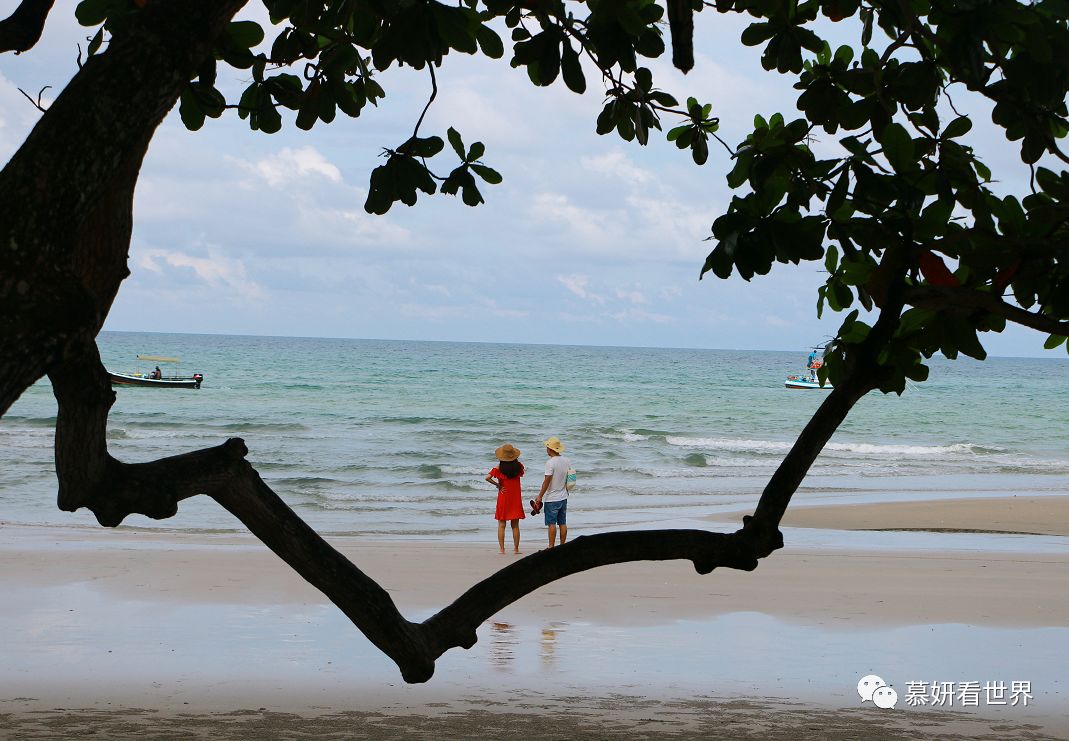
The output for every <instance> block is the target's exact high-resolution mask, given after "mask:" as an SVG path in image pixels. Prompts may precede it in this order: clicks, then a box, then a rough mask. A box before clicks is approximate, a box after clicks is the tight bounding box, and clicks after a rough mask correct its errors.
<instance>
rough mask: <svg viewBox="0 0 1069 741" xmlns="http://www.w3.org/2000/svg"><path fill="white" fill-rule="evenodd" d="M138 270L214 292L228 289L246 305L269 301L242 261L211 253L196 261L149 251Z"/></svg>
mask: <svg viewBox="0 0 1069 741" xmlns="http://www.w3.org/2000/svg"><path fill="white" fill-rule="evenodd" d="M136 264H137V267H138V268H141V269H143V270H147V271H149V272H151V273H154V274H156V275H157V276H159V277H165V278H166V277H169V276H174V277H178V278H180V277H185V278H186V281H185V282H188V277H189V276H190V275H192V276H193V277H194V279H195V280H194V282H198V283H201V284H203V285H207V286H210V287H212V288H227V289H229V290H230V291H231V292H232V293H233V294H234V295H235V296H236V297H238V298H241V299H242V300H243V301H252V302H260V301H264V300H266V299H267V292H266V291H265V290H264V289H263V287H262V286H260V285H259V284H257V283H256V282H255V281H253V280H251V279H250V278H249V277H248V275H247V273H246V270H245V264H244V262H242V261H241V260H234V259H231V258H228V257H223V256H222V255H219V254H218V253H216V252H214V251H212V252H209V254H208V255H207V256H206V257H197V256H194V255H188V254H185V253H182V252H172V251H169V250H161V249H149V250H146V251H144V252H143V253H142V254H141V255H140V256H139V257H138V260H137V263H136Z"/></svg>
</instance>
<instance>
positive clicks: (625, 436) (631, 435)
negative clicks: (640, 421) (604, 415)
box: [601, 430, 650, 443]
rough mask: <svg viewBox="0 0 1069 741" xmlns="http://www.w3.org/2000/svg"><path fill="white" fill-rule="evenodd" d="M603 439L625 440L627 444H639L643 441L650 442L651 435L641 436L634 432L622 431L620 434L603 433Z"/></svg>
mask: <svg viewBox="0 0 1069 741" xmlns="http://www.w3.org/2000/svg"><path fill="white" fill-rule="evenodd" d="M601 436H602V437H605V438H608V439H609V440H623V441H624V442H626V443H637V442H641V441H643V440H649V439H650V436H649V435H640V434H638V433H637V432H635V431H634V430H620V431H619V432H603V433H602V435H601Z"/></svg>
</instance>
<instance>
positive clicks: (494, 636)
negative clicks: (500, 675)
mask: <svg viewBox="0 0 1069 741" xmlns="http://www.w3.org/2000/svg"><path fill="white" fill-rule="evenodd" d="M514 633H515V630H514V628H513V626H511V625H509V624H508V623H498V622H491V623H490V647H489V654H490V665H491V666H492V667H494V668H495V669H498V670H505V669H510V668H511V667H512V663H513V661H514V660H515V658H516V654H515V646H516V637H515V635H514Z"/></svg>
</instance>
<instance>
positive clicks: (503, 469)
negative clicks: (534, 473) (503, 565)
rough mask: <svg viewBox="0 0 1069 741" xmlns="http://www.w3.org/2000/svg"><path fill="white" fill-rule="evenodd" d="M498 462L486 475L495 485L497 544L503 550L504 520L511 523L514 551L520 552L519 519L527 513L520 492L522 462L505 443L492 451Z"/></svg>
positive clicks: (517, 453)
mask: <svg viewBox="0 0 1069 741" xmlns="http://www.w3.org/2000/svg"><path fill="white" fill-rule="evenodd" d="M494 455H495V456H496V457H497V460H498V464H497V466H495V467H494V468H493V469H491V470H490V473H488V474H487V475H486V480H487V481H489V482H490V483H491V484H493V485H495V486H496V487H497V511H496V512H495V513H494V518H495V519H496V520H497V545H498V547H499V548H500V549H501V552H502V553H504V552H505V521H506V520H507V521H509V522H511V523H512V544H513V547H514V548H515V550H514V551H513V552H514V553H519V552H520V520H522V519H523V518H525V517H526V516H527V515H526V514H525V513H524V511H523V496H522V495H521V494H520V476H523V464H522V463H520V461H519V460H518V459H519V457H520V451H518V450H516V448H514V447H512V445H511V444H509V443H505V444H504V445H502V446H501V447H500V448H498V449H497V450H495V451H494Z"/></svg>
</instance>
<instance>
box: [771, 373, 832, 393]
mask: <svg viewBox="0 0 1069 741" xmlns="http://www.w3.org/2000/svg"><path fill="white" fill-rule="evenodd" d="M783 385H784V387H786V388H789V389H824V390H826V391H830V390H831V388H832V385H831V384H830V383H825V384H824V385H823V386H821V385H820V381H814V380H812V379H811V378H810V377H809V376H787V380H786V381H784V382H783Z"/></svg>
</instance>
